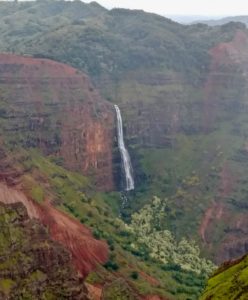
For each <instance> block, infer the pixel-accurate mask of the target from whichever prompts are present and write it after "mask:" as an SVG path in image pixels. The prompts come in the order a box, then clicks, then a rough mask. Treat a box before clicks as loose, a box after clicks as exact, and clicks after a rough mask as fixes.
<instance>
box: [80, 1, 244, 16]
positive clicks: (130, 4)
mask: <svg viewBox="0 0 248 300" xmlns="http://www.w3.org/2000/svg"><path fill="white" fill-rule="evenodd" d="M83 2H86V3H89V2H92V1H91V0H85V1H83ZM96 2H98V3H99V4H101V5H102V6H104V7H106V8H114V7H116V8H117V7H118V8H129V9H142V10H145V11H147V12H153V13H157V14H160V15H171V16H173V15H174V16H175V15H179V16H180V15H181V16H198V17H205V16H206V17H208V18H209V17H211V18H216V17H217V18H219V17H220V18H221V17H226V16H241V15H248V5H247V3H245V2H244V1H241V0H236V1H229V2H226V1H224V0H216V1H214V2H211V3H210V2H209V1H207V0H202V1H197V0H188V1H185V2H182V1H181V0H174V1H167V0H166V1H162V0H154V1H152V2H147V1H145V0H136V1H135V2H134V1H132V0H98V1H96Z"/></svg>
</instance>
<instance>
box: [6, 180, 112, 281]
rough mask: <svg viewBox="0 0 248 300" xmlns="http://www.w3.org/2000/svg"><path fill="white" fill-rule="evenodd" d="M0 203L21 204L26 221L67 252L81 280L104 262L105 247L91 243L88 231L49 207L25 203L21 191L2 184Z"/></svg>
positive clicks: (106, 252) (93, 240)
mask: <svg viewBox="0 0 248 300" xmlns="http://www.w3.org/2000/svg"><path fill="white" fill-rule="evenodd" d="M0 202H2V203H5V204H9V203H17V202H21V203H23V204H24V206H25V207H26V208H27V211H28V215H29V217H30V218H35V219H38V220H39V221H40V222H41V223H42V224H43V225H45V226H47V227H48V229H49V233H50V236H51V238H52V239H53V240H55V241H58V242H60V243H61V244H62V245H64V246H65V248H67V249H68V250H69V251H70V253H71V254H72V259H73V262H74V264H75V266H76V268H77V270H78V271H79V272H80V273H81V274H82V276H86V275H87V274H88V273H89V272H90V271H92V270H93V269H94V268H95V267H96V266H97V264H99V263H101V264H102V263H105V262H106V261H107V259H108V247H107V244H106V243H105V242H104V241H99V240H96V239H94V238H93V236H92V234H91V231H90V230H89V229H88V228H86V227H85V226H83V225H82V224H81V223H80V222H78V221H76V220H74V219H73V218H71V217H69V216H67V215H66V214H65V213H63V212H61V211H59V210H57V209H55V208H54V207H53V206H51V205H50V204H49V203H46V204H38V203H36V202H34V201H32V200H30V199H28V198H27V197H26V196H25V194H24V193H23V192H22V191H21V190H17V189H14V188H13V187H8V186H7V185H6V184H5V183H0Z"/></svg>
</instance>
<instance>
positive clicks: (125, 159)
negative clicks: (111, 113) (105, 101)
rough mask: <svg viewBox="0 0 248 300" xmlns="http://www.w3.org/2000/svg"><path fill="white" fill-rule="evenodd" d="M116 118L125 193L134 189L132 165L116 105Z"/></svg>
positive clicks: (119, 112)
mask: <svg viewBox="0 0 248 300" xmlns="http://www.w3.org/2000/svg"><path fill="white" fill-rule="evenodd" d="M115 111H116V117H117V134H118V147H119V150H120V153H121V160H122V165H123V169H124V175H125V182H126V187H125V190H126V191H131V190H133V189H134V179H133V175H132V164H131V159H130V155H129V153H128V150H127V148H126V146H125V142H124V137H123V125H122V117H121V111H120V109H119V107H118V106H117V105H115Z"/></svg>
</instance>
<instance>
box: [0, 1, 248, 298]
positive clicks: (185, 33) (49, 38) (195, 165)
mask: <svg viewBox="0 0 248 300" xmlns="http://www.w3.org/2000/svg"><path fill="white" fill-rule="evenodd" d="M0 16H1V20H0V25H1V26H0V37H1V42H0V51H1V52H2V54H0V162H1V164H0V202H1V203H3V204H5V205H7V206H6V207H9V205H10V207H12V208H11V209H13V207H14V208H15V207H17V206H18V205H19V204H17V203H20V202H21V203H22V205H24V208H22V209H24V210H25V209H26V211H27V216H26V218H28V219H29V221H27V223H28V222H38V223H39V224H40V226H42V228H43V227H44V228H46V229H47V231H48V232H49V239H50V240H51V242H52V243H55V244H56V245H60V247H62V248H63V251H64V252H65V253H67V254H65V256H68V255H69V256H70V261H71V265H72V266H73V268H74V269H73V270H74V271H73V270H72V272H75V270H76V272H78V274H77V276H78V280H81V281H82V282H84V283H83V284H82V291H81V292H83V291H85V286H87V289H88V292H87V293H92V294H95V296H94V297H96V299H97V298H98V299H99V297H103V296H102V295H107V296H106V297H108V298H109V299H111V297H117V296H116V295H118V293H119V292H120V293H122V294H123V293H124V292H123V288H122V287H123V286H125V287H126V290H127V293H128V295H129V296H130V297H133V298H134V299H153V298H154V299H156V297H158V299H159V298H161V299H167V298H169V299H180V300H181V299H183V300H184V299H187V298H189V299H197V295H199V291H200V289H201V288H202V282H203V281H204V278H201V277H200V276H198V275H197V274H194V275H192V274H191V273H190V274H188V273H187V272H186V273H183V271H182V270H181V269H180V268H179V267H178V266H175V265H173V264H172V265H170V264H168V265H169V266H164V265H163V266H161V265H160V264H159V263H158V262H155V261H152V260H151V258H150V257H149V253H148V252H147V249H146V248H145V247H144V245H142V246H140V248H139V249H136V248H135V247H134V243H133V241H132V238H134V236H133V235H132V233H130V232H128V231H127V227H128V224H129V223H130V220H131V218H132V217H133V215H135V214H136V213H137V212H139V211H140V210H141V209H142V208H143V207H144V206H145V205H146V204H149V203H151V199H152V198H153V196H158V197H159V198H160V199H166V200H165V201H166V203H168V211H166V218H165V219H164V220H163V222H162V223H161V224H162V225H161V226H162V228H159V229H160V230H168V231H170V232H172V233H173V236H175V239H176V240H177V241H180V240H181V239H187V240H194V241H195V243H196V244H197V245H199V247H200V252H201V255H202V256H204V257H206V258H208V259H211V260H212V261H213V262H214V263H215V264H217V265H220V264H222V263H223V262H224V261H226V260H232V259H235V258H238V257H240V256H242V255H244V254H246V253H247V249H248V240H247V231H248V223H247V215H248V211H247V208H248V206H247V199H246V196H247V184H248V181H247V179H246V173H247V161H248V160H247V158H248V146H247V145H248V144H247V143H248V142H247V130H248V125H247V124H248V115H247V107H248V102H247V91H248V55H247V53H248V31H247V28H246V27H245V25H244V24H241V23H234V22H233V23H228V24H225V25H223V26H217V27H208V26H207V25H204V24H193V25H189V26H183V25H180V24H177V23H174V22H172V21H171V20H168V19H166V18H163V17H161V16H157V15H154V14H148V13H145V12H142V11H131V10H126V9H113V10H110V11H109V10H107V9H105V8H103V7H101V6H100V5H98V4H97V3H91V4H84V3H81V2H80V1H73V2H70V3H69V2H67V1H50V0H49V1H46V3H45V2H44V3H43V2H41V1H37V2H32V3H28V2H24V3H12V4H11V6H10V3H0ZM34 18H36V19H35V20H34ZM53 18H56V22H55V21H54V20H55V19H53ZM23 20H25V22H24V21H23ZM9 24H11V26H9ZM65 45H66V46H65ZM86 74H87V75H86ZM134 183H135V185H134ZM134 187H135V189H134ZM125 190H126V191H125ZM120 191H125V193H124V196H125V205H123V199H121V197H123V193H122V196H121V193H120ZM120 218H122V219H120ZM118 268H120V269H118ZM178 274H179V275H178ZM191 276H192V278H193V279H192V278H191ZM197 276H198V277H197ZM151 278H152V282H151ZM182 278H183V279H182ZM180 280H181V281H180ZM105 281H106V285H105ZM191 281H193V282H194V284H195V285H194V286H190V284H189V282H191ZM110 294H111V297H110ZM156 294H157V295H156ZM99 295H100V296H99ZM113 295H114V296H113ZM129 296H126V297H129ZM92 297H93V296H92ZM94 297H93V299H94ZM113 299H114V298H113ZM124 299H125V298H124ZM131 299H132V298H131Z"/></svg>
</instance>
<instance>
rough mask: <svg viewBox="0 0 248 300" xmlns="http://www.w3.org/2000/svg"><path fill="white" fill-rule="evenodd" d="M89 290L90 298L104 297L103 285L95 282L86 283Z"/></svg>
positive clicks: (92, 299)
mask: <svg viewBox="0 0 248 300" xmlns="http://www.w3.org/2000/svg"><path fill="white" fill-rule="evenodd" d="M85 285H86V287H87V290H88V297H89V299H90V300H101V299H102V287H100V286H96V285H93V284H88V283H86V284H85Z"/></svg>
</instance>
